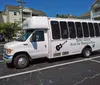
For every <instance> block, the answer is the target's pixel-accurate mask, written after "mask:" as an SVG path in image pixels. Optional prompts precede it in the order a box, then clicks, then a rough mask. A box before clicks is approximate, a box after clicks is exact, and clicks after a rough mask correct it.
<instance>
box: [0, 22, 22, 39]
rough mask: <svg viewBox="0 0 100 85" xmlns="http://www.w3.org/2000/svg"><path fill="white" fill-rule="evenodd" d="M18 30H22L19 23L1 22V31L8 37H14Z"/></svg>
mask: <svg viewBox="0 0 100 85" xmlns="http://www.w3.org/2000/svg"><path fill="white" fill-rule="evenodd" d="M18 30H21V28H20V27H19V24H18V23H9V22H7V23H0V33H4V35H5V37H6V38H12V37H13V36H14V34H15V33H16V32H17V31H18Z"/></svg>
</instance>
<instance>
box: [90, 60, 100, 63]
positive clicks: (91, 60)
mask: <svg viewBox="0 0 100 85" xmlns="http://www.w3.org/2000/svg"><path fill="white" fill-rule="evenodd" d="M90 61H93V62H96V63H100V61H97V60H90Z"/></svg>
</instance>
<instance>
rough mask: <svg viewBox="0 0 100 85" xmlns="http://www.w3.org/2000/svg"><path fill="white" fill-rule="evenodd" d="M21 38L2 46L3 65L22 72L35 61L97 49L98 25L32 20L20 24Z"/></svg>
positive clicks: (89, 21) (73, 21) (99, 38)
mask: <svg viewBox="0 0 100 85" xmlns="http://www.w3.org/2000/svg"><path fill="white" fill-rule="evenodd" d="M23 30H24V31H25V34H24V35H23V36H22V37H21V38H20V39H19V40H16V41H13V42H9V43H6V44H5V45H4V54H3V55H4V57H3V59H4V61H5V63H6V64H7V66H9V65H11V64H12V65H14V66H15V67H16V68H25V67H27V66H28V65H29V62H30V61H31V60H33V59H36V58H43V57H47V58H49V59H52V58H58V57H63V56H69V55H74V54H83V56H84V57H89V56H90V55H91V52H93V51H97V50H99V49H100V22H99V21H92V20H82V19H62V18H48V17H40V16H35V17H31V18H28V19H27V20H25V21H24V22H23Z"/></svg>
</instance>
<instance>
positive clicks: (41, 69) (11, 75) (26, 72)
mask: <svg viewBox="0 0 100 85" xmlns="http://www.w3.org/2000/svg"><path fill="white" fill-rule="evenodd" d="M96 58H100V56H97V57H92V58H86V59H82V60H78V61H73V62H67V63H62V64H57V65H53V66H48V67H43V68H38V69H35V70H31V71H25V72H20V73H15V74H10V75H6V76H1V77H0V79H5V78H10V77H14V76H19V75H23V74H28V73H34V72H37V71H43V70H47V69H50V68H55V67H59V66H64V65H70V64H75V63H80V62H83V61H89V60H92V59H96Z"/></svg>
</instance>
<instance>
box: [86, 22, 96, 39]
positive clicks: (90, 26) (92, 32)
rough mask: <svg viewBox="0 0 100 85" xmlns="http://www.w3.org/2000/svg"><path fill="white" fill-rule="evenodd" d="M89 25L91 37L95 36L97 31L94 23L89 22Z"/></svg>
mask: <svg viewBox="0 0 100 85" xmlns="http://www.w3.org/2000/svg"><path fill="white" fill-rule="evenodd" d="M88 26H89V32H90V37H94V36H95V32H94V27H93V24H92V23H88Z"/></svg>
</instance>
